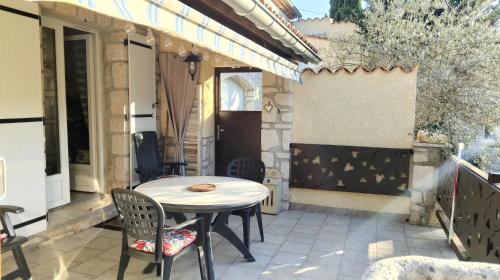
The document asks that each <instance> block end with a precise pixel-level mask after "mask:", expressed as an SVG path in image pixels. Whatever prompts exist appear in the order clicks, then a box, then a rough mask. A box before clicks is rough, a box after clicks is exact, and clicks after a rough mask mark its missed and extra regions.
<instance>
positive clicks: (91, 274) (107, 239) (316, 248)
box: [3, 211, 456, 280]
mask: <svg viewBox="0 0 500 280" xmlns="http://www.w3.org/2000/svg"><path fill="white" fill-rule="evenodd" d="M263 219H264V225H265V238H266V241H265V242H264V243H261V242H260V241H258V240H259V238H258V230H257V227H256V223H255V219H253V220H252V222H253V224H252V225H253V226H252V237H253V239H254V241H253V243H252V244H251V251H252V253H253V254H254V255H255V258H256V262H254V263H248V262H246V261H245V260H244V259H243V258H242V256H241V255H240V254H239V253H238V252H237V251H236V249H234V248H233V247H232V246H231V245H230V244H229V243H228V242H227V241H225V240H222V239H221V238H220V237H219V236H218V235H217V234H214V237H213V245H214V259H215V260H214V261H215V272H216V276H217V278H218V279H221V280H227V279H231V280H235V279H236V280H254V279H255V280H256V279H273V280H280V279H287V280H288V279H301V280H305V279H360V277H361V275H362V274H363V272H364V271H365V269H366V268H367V267H368V266H369V265H370V264H371V263H373V262H375V261H377V260H380V259H384V258H388V257H393V256H403V255H422V256H430V257H438V258H447V259H450V258H456V257H455V255H454V253H453V251H452V250H451V249H450V248H449V247H448V246H447V242H446V236H445V234H444V232H443V231H442V230H441V229H438V228H427V227H419V226H412V225H407V224H403V223H400V222H398V221H395V220H391V219H387V218H382V217H371V218H365V217H350V216H336V215H326V214H318V213H308V212H305V213H304V212H301V211H286V212H282V213H280V214H279V215H278V216H271V215H265V216H264V217H263ZM230 226H231V227H233V228H234V229H235V230H236V231H237V232H238V233H239V234H240V236H241V222H240V221H239V218H237V217H232V218H231V220H230ZM120 242H121V234H120V232H117V231H109V230H103V229H97V228H91V229H88V230H86V231H84V232H81V233H79V234H77V235H73V236H70V237H66V238H64V239H61V240H57V241H54V242H51V243H48V244H43V245H41V247H39V248H36V249H31V250H26V252H25V254H26V257H27V259H28V262H29V265H30V268H31V270H32V273H33V275H34V279H42V280H43V279H72V280H73V279H99V280H100V279H116V273H117V267H118V259H119V254H120V246H121V245H120ZM195 256H196V254H195V252H194V251H193V252H190V253H188V254H186V255H185V256H183V257H182V258H180V259H179V260H177V261H176V262H175V263H174V273H173V275H172V278H171V279H176V280H177V279H178V280H190V279H200V276H199V270H198V264H197V258H196V257H195ZM3 257H4V261H3V271H4V272H6V271H9V270H11V269H12V267H13V262H12V259H11V258H6V256H3ZM144 265H145V263H144V262H142V261H137V260H134V259H131V262H130V264H129V267H128V269H127V275H126V278H125V279H157V278H156V277H155V275H154V274H150V275H142V274H141V271H142V269H143V268H144Z"/></svg>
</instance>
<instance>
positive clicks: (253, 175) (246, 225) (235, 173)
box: [226, 158, 266, 248]
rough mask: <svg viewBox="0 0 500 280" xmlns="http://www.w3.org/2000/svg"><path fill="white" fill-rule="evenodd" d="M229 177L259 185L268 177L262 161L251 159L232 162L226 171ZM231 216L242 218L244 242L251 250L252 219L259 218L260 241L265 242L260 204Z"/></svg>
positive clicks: (233, 213) (238, 159) (234, 212)
mask: <svg viewBox="0 0 500 280" xmlns="http://www.w3.org/2000/svg"><path fill="white" fill-rule="evenodd" d="M226 175H227V176H228V177H233V178H240V179H246V180H250V181H254V182H257V183H261V184H262V183H263V182H264V177H265V176H266V166H265V165H264V163H263V162H262V161H260V160H256V159H251V158H237V159H234V160H232V161H231V162H230V163H229V165H228V167H227V171H226ZM231 215H235V216H240V217H241V219H242V221H243V241H244V243H245V246H246V247H247V248H250V218H251V217H253V216H256V217H257V223H258V224H259V232H260V240H261V241H262V242H264V230H263V228H262V213H261V210H260V203H257V204H255V205H252V206H251V207H248V208H245V209H241V210H236V211H233V212H231Z"/></svg>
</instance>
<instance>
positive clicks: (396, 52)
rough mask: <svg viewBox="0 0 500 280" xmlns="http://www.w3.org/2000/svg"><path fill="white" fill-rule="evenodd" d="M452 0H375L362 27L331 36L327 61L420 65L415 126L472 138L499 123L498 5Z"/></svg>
mask: <svg viewBox="0 0 500 280" xmlns="http://www.w3.org/2000/svg"><path fill="white" fill-rule="evenodd" d="M451 1H453V0H419V1H407V0H391V1H385V0H371V1H370V3H369V7H370V8H369V9H367V10H366V11H365V12H364V18H363V20H362V25H361V28H360V32H358V33H355V34H351V35H347V36H340V37H335V38H332V39H331V46H330V49H329V52H328V56H327V57H326V58H325V64H326V65H327V66H330V67H335V66H341V65H342V66H349V65H351V66H357V65H367V66H369V67H376V66H385V67H391V66H394V65H403V66H405V67H411V66H416V65H418V77H417V104H416V123H415V127H416V129H429V128H431V130H434V131H437V132H440V133H444V134H446V135H448V136H449V137H450V140H451V142H452V143H454V144H456V143H459V142H463V143H466V145H469V146H471V145H474V144H477V143H478V141H479V140H478V139H481V138H482V137H483V136H484V131H485V127H491V128H495V127H498V126H499V125H500V71H499V69H500V43H499V42H500V36H499V32H498V27H497V25H496V20H492V15H493V14H494V13H495V11H498V6H496V7H495V6H492V3H494V2H492V1H487V0H477V1H474V4H470V3H468V4H466V5H458V6H457V5H456V4H454V3H452V2H451ZM453 2H456V1H453ZM462 2H463V1H462ZM471 3H472V2H471ZM497 5H498V4H497Z"/></svg>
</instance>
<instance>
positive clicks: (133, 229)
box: [111, 189, 207, 280]
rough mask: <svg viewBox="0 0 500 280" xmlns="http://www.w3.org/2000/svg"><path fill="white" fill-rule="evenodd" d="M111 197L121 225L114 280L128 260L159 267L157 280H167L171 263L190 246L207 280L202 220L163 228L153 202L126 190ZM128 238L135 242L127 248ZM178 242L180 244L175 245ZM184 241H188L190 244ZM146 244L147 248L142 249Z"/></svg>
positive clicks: (159, 211) (115, 191) (160, 212)
mask: <svg viewBox="0 0 500 280" xmlns="http://www.w3.org/2000/svg"><path fill="white" fill-rule="evenodd" d="M111 194H112V195H113V201H114V203H115V206H116V208H117V210H118V216H119V217H120V221H121V222H122V251H121V257H120V265H119V268H118V277H117V279H118V280H121V279H123V277H124V275H125V270H126V269H127V266H128V262H129V259H130V257H133V258H138V259H141V260H144V261H147V262H149V263H154V264H157V265H158V267H161V275H162V278H161V279H163V280H168V279H170V273H171V272H172V265H173V262H174V260H175V259H176V258H177V257H179V256H181V255H182V254H183V253H185V252H186V251H187V250H184V249H185V248H188V247H190V246H193V245H194V246H196V248H197V251H198V261H199V266H200V274H201V278H202V279H207V270H206V265H205V252H204V249H203V245H204V236H205V235H204V227H203V220H202V218H195V219H191V220H188V221H186V222H184V223H182V224H179V225H176V226H172V227H168V228H165V227H164V220H165V214H164V212H163V207H162V206H161V205H160V204H159V203H158V202H156V201H155V200H154V199H152V198H150V197H149V196H146V195H143V194H141V193H138V192H136V191H132V190H127V189H113V190H112V191H111ZM193 227H194V228H196V230H195V231H192V230H191V229H193ZM193 234H195V235H196V238H195V239H194V240H193V239H192V238H191V239H189V238H186V239H184V237H185V236H191V237H192V236H193ZM128 236H130V237H132V238H135V239H137V240H136V241H135V242H133V243H132V244H131V245H129V243H128ZM176 238H178V239H176ZM179 240H182V242H184V243H182V244H180V243H175V242H176V241H177V242H179ZM185 240H189V241H191V243H189V242H187V241H185ZM146 242H147V244H148V245H149V246H145V247H144V248H142V245H144V244H145V243H146ZM158 244H161V246H158ZM165 244H169V245H171V247H168V245H167V248H170V249H168V250H170V251H168V250H166V249H164V248H163V247H164V245H165ZM174 244H177V245H178V246H177V249H179V250H172V249H171V248H172V246H174ZM174 247H175V246H174Z"/></svg>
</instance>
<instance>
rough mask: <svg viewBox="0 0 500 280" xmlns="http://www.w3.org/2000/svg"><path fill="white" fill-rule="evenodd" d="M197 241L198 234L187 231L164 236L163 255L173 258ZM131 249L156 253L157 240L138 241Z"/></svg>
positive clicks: (183, 230)
mask: <svg viewBox="0 0 500 280" xmlns="http://www.w3.org/2000/svg"><path fill="white" fill-rule="evenodd" d="M195 240H196V232H194V231H190V230H187V229H180V230H174V231H170V232H167V233H164V234H163V255H165V256H173V255H175V254H177V253H179V252H180V251H181V250H182V249H184V248H186V247H187V246H189V245H191V243H193V242H194V241H195ZM130 248H132V249H136V250H139V251H143V252H146V253H154V252H155V240H136V241H134V243H132V244H131V245H130Z"/></svg>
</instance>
